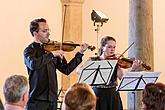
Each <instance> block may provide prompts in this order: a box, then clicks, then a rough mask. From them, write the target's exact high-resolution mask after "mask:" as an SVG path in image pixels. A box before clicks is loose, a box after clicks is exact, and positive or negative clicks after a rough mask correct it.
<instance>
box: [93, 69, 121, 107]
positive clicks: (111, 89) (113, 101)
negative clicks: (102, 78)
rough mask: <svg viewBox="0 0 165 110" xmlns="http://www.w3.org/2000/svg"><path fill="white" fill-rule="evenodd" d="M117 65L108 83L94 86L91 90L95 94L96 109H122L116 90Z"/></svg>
mask: <svg viewBox="0 0 165 110" xmlns="http://www.w3.org/2000/svg"><path fill="white" fill-rule="evenodd" d="M116 86H117V66H116V68H115V70H114V73H113V75H112V78H111V82H110V84H109V85H100V86H94V87H93V90H94V92H95V94H96V96H97V104H96V110H123V106H122V101H121V98H120V94H119V92H118V91H116Z"/></svg>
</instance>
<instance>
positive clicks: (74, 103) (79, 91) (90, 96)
mask: <svg viewBox="0 0 165 110" xmlns="http://www.w3.org/2000/svg"><path fill="white" fill-rule="evenodd" d="M95 106H96V96H95V94H94V92H93V90H92V89H91V87H90V86H89V85H88V84H86V83H76V84H74V85H73V86H72V87H70V88H69V89H68V90H67V92H66V94H65V97H64V102H63V110H95Z"/></svg>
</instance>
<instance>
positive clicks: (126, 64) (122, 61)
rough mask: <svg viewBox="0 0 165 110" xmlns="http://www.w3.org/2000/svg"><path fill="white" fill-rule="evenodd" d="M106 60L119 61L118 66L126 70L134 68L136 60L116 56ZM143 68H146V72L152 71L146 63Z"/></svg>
mask: <svg viewBox="0 0 165 110" xmlns="http://www.w3.org/2000/svg"><path fill="white" fill-rule="evenodd" d="M106 60H118V62H117V64H118V65H119V66H120V67H121V68H124V69H127V68H130V67H132V64H133V61H134V60H135V59H134V58H124V57H121V58H119V57H116V55H113V56H111V57H107V58H106ZM141 65H142V67H144V68H145V69H146V70H151V67H150V66H148V65H146V64H145V63H142V64H141Z"/></svg>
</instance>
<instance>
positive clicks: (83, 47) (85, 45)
mask: <svg viewBox="0 0 165 110" xmlns="http://www.w3.org/2000/svg"><path fill="white" fill-rule="evenodd" d="M88 47H89V45H88V44H87V43H83V44H80V50H79V52H80V53H81V54H83V53H84V52H85V51H86V50H87V48H88Z"/></svg>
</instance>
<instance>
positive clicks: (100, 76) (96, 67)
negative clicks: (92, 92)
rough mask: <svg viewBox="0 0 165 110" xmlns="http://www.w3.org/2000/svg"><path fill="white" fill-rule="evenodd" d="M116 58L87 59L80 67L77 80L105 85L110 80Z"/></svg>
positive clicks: (92, 84) (93, 84)
mask: <svg viewBox="0 0 165 110" xmlns="http://www.w3.org/2000/svg"><path fill="white" fill-rule="evenodd" d="M116 64H117V60H99V61H87V62H85V63H84V65H82V66H81V67H80V71H79V72H80V76H79V80H78V82H84V83H88V84H89V85H91V86H95V85H102V84H103V85H107V84H109V82H110V79H111V77H112V73H113V71H114V68H115V66H116Z"/></svg>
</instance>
